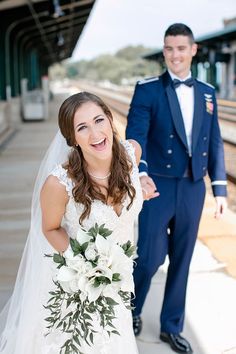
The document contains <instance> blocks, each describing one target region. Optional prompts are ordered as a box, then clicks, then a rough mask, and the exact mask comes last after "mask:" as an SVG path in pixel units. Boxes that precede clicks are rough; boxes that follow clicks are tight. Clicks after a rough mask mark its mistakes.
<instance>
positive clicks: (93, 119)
mask: <svg viewBox="0 0 236 354" xmlns="http://www.w3.org/2000/svg"><path fill="white" fill-rule="evenodd" d="M74 132H75V140H76V145H79V146H80V148H81V150H82V152H83V155H84V158H85V160H87V161H88V160H89V159H91V158H93V159H94V158H95V159H102V160H106V159H111V156H112V144H113V130H112V126H111V122H110V120H109V118H108V117H107V116H106V115H105V113H104V112H103V110H102V108H101V107H100V106H98V105H96V104H95V103H93V102H87V103H84V104H83V105H82V106H81V107H79V108H78V109H77V111H76V112H75V116H74Z"/></svg>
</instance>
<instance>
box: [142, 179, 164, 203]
mask: <svg viewBox="0 0 236 354" xmlns="http://www.w3.org/2000/svg"><path fill="white" fill-rule="evenodd" d="M140 183H141V187H142V191H143V200H149V199H152V198H156V197H159V195H160V193H159V192H158V191H157V187H156V185H155V183H154V182H153V180H152V178H151V177H149V176H142V177H140Z"/></svg>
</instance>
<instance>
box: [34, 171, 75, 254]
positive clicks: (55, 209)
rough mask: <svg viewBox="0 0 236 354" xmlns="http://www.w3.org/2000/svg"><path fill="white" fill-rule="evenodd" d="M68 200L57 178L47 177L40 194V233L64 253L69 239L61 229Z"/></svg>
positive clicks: (63, 187)
mask: <svg viewBox="0 0 236 354" xmlns="http://www.w3.org/2000/svg"><path fill="white" fill-rule="evenodd" d="M68 199H69V197H68V194H67V192H66V189H65V186H63V185H62V184H61V183H60V182H59V181H58V179H57V177H54V176H49V177H48V178H47V180H46V181H45V183H44V185H43V187H42V190H41V194H40V204H41V210H42V231H43V233H44V235H45V237H46V238H47V240H48V241H49V243H50V244H51V245H52V246H53V248H55V250H57V251H58V252H64V251H65V250H66V249H67V247H68V245H69V237H68V235H67V233H66V231H65V230H64V229H63V228H62V227H61V221H62V218H63V215H64V213H65V208H66V204H67V202H68Z"/></svg>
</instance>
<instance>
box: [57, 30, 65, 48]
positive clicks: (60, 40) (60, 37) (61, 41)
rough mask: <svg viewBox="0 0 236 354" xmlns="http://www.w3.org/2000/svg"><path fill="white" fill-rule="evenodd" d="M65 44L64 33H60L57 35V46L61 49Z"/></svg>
mask: <svg viewBox="0 0 236 354" xmlns="http://www.w3.org/2000/svg"><path fill="white" fill-rule="evenodd" d="M64 43H65V40H64V37H63V35H62V33H61V32H60V33H59V34H58V35H57V45H58V47H61V46H63V45H64Z"/></svg>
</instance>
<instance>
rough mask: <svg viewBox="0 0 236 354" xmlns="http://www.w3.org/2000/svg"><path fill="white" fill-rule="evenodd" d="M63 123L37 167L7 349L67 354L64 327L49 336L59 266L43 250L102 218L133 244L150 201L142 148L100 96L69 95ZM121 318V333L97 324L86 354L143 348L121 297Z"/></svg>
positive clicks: (0, 346) (3, 343)
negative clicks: (125, 135) (123, 136)
mask: <svg viewBox="0 0 236 354" xmlns="http://www.w3.org/2000/svg"><path fill="white" fill-rule="evenodd" d="M59 128H60V132H58V133H57V136H56V137H55V139H54V141H53V142H52V144H51V146H50V147H49V150H48V152H47V154H46V156H45V158H44V160H43V162H42V164H41V167H40V170H39V174H38V177H37V180H36V184H35V189H34V194H33V201H32V213H31V227H30V231H29V235H28V239H27V242H26V246H25V249H24V253H23V256H22V260H21V264H20V267H19V271H18V275H17V280H16V284H15V288H14V292H13V295H12V297H11V298H10V300H9V301H8V303H7V305H6V306H5V308H4V310H3V312H2V313H1V316H0V333H1V336H0V353H2V354H49V353H50V354H58V353H64V351H61V346H62V344H63V343H64V340H65V337H64V333H63V332H62V331H59V330H56V329H55V330H52V331H51V332H50V334H49V335H45V334H46V333H47V331H46V325H47V324H46V321H45V318H46V317H47V314H46V309H45V307H44V305H45V304H46V303H47V300H48V296H49V295H48V294H49V291H50V290H51V289H52V284H53V282H52V277H53V272H54V268H53V266H52V259H51V258H49V257H45V256H44V255H45V254H49V253H51V254H52V253H53V252H55V251H57V252H59V253H60V254H61V255H63V254H64V253H65V252H66V251H68V249H69V248H70V245H69V238H75V237H76V233H77V230H78V228H79V227H81V226H82V227H83V228H84V229H86V230H89V229H90V228H91V227H92V226H94V225H95V224H96V223H97V224H99V225H101V224H105V226H106V227H107V228H108V229H110V230H112V238H114V240H115V241H116V242H117V243H118V244H124V243H125V242H127V241H131V242H132V243H133V241H134V240H133V224H134V220H135V219H136V218H137V215H138V213H139V211H140V209H141V207H142V202H143V199H148V195H147V193H146V191H145V193H144V196H143V194H142V190H141V187H140V183H139V175H138V168H137V164H138V163H139V159H140V156H141V148H140V146H139V144H138V143H137V142H135V141H122V142H120V141H119V140H118V138H117V134H116V132H115V129H114V126H113V118H112V114H111V112H110V110H109V108H108V107H107V106H106V105H105V104H104V102H103V101H102V100H101V99H100V98H99V97H97V96H95V95H93V94H91V93H88V92H81V93H78V94H75V95H73V96H71V97H69V98H68V99H66V100H65V101H64V102H63V104H62V106H61V108H60V110H59ZM144 197H145V198H144ZM150 197H151V196H149V198H150ZM115 317H116V319H115V322H114V324H115V328H116V329H117V330H118V332H119V333H120V335H111V336H110V337H107V336H104V335H103V334H102V331H99V330H98V331H97V333H96V335H95V339H94V344H93V345H87V344H86V343H85V342H84V343H82V344H81V348H82V349H81V351H82V352H83V353H84V354H90V353H91V354H99V353H101V354H110V353H114V354H123V353H125V352H127V351H128V353H129V354H137V353H138V350H137V346H136V342H135V338H134V334H133V329H132V319H131V312H130V310H129V309H127V308H126V307H125V306H124V305H123V304H122V303H119V305H118V306H115ZM70 353H74V352H73V351H70Z"/></svg>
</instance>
